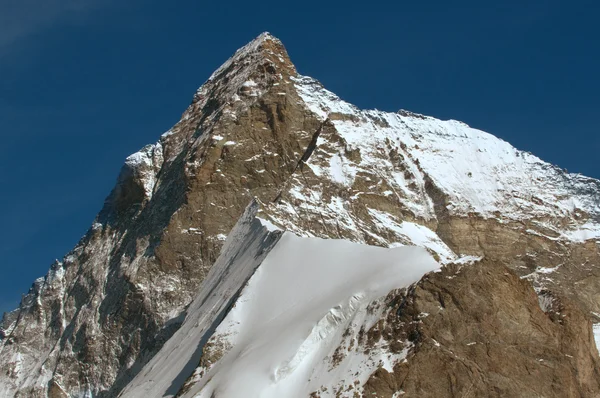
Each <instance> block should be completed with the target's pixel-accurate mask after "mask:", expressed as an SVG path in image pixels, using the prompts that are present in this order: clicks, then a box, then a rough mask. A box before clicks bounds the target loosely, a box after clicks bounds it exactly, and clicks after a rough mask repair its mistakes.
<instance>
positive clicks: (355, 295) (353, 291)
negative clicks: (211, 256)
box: [121, 217, 440, 398]
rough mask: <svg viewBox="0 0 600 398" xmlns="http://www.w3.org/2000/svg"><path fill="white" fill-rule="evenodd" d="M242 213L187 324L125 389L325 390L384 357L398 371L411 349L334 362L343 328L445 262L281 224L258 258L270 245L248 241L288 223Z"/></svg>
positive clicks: (215, 393)
mask: <svg viewBox="0 0 600 398" xmlns="http://www.w3.org/2000/svg"><path fill="white" fill-rule="evenodd" d="M245 222H246V226H245V227H243V228H241V227H236V228H237V229H236V230H234V233H232V234H231V235H230V237H229V238H228V242H227V243H226V249H225V250H224V251H223V254H222V256H221V258H219V260H217V263H216V264H215V267H213V270H214V271H215V272H214V273H213V275H212V276H211V277H209V278H208V279H207V283H206V284H205V285H204V286H203V288H202V289H201V291H200V292H201V293H200V295H199V297H198V299H196V301H195V302H194V303H193V304H192V305H191V306H190V309H189V310H188V314H189V315H188V318H187V319H186V320H185V322H184V324H183V326H182V327H181V329H180V330H179V331H178V332H177V333H176V335H175V336H173V338H171V339H170V340H169V341H168V342H167V344H165V346H164V347H163V349H162V350H161V351H160V352H159V353H158V354H157V355H156V356H155V357H154V358H153V359H152V361H151V362H150V363H149V364H148V365H147V366H146V367H145V369H146V372H142V373H141V374H140V375H138V377H137V378H136V379H135V380H134V381H133V382H132V383H131V384H130V385H129V387H128V389H127V390H126V391H124V392H123V394H122V395H121V396H123V397H144V398H149V397H163V396H174V395H175V394H176V393H177V392H178V391H179V389H180V388H181V387H184V382H185V381H186V379H187V383H185V387H184V389H183V390H184V391H185V394H183V395H181V396H182V397H206V398H211V397H227V398H237V397H240V398H241V397H249V396H251V397H263V398H271V397H273V398H274V397H305V396H308V395H309V394H310V393H311V392H314V391H318V390H319V391H321V396H323V397H325V396H328V392H329V393H331V394H334V389H339V388H340V387H343V388H344V389H346V388H349V387H352V386H353V385H354V382H355V381H356V380H358V381H360V385H362V384H364V382H366V380H367V379H368V377H369V376H370V375H371V374H372V373H373V372H374V371H375V370H376V369H377V368H378V367H379V366H382V365H383V366H385V367H386V369H388V370H389V371H392V369H393V366H394V365H395V364H396V363H398V362H399V361H401V360H403V359H404V356H405V355H406V350H405V351H404V352H403V353H401V354H396V355H394V354H390V353H389V352H386V351H385V350H384V349H381V350H380V351H379V353H380V355H379V356H378V355H366V354H365V353H364V352H363V350H362V349H358V348H357V349H356V350H355V351H352V352H351V353H350V354H349V355H347V356H346V357H345V358H344V359H343V360H341V361H340V362H339V363H333V361H332V358H333V355H334V352H335V350H336V349H337V348H338V347H339V346H340V344H342V342H343V340H344V334H346V335H347V334H348V333H349V331H350V333H351V334H355V333H358V330H359V329H360V328H361V327H364V328H365V330H368V329H369V328H371V327H372V326H373V325H374V324H375V323H376V322H377V320H378V319H379V318H380V316H381V314H380V313H379V312H381V311H379V312H377V311H375V312H373V311H368V310H367V307H368V306H369V304H371V303H373V302H374V301H376V300H378V299H381V298H383V297H384V296H386V295H387V294H388V293H389V292H390V291H392V290H394V289H397V288H403V287H407V286H409V285H411V284H412V283H415V282H417V281H418V280H419V279H420V278H421V277H422V276H423V275H424V274H426V273H427V272H430V271H434V270H436V269H438V268H439V267H440V265H439V264H438V263H437V262H436V261H435V260H434V259H433V258H432V257H431V255H430V254H429V253H428V252H427V250H426V249H424V248H420V247H411V246H404V247H397V248H381V247H374V246H367V245H363V244H358V243H353V242H349V241H345V240H332V239H320V238H306V237H299V236H296V235H294V234H292V233H289V232H284V233H283V235H282V236H281V238H280V239H279V240H278V241H277V243H276V244H275V246H274V247H273V248H272V249H270V251H268V252H267V254H266V257H265V258H264V260H263V261H262V262H261V263H260V265H258V266H257V265H256V256H259V255H260V254H265V253H263V249H264V248H265V247H266V246H264V245H262V246H261V245H260V244H258V245H254V244H253V245H252V246H251V247H250V248H249V247H248V244H247V243H248V242H263V241H264V240H265V239H266V237H267V236H269V234H273V233H280V234H281V231H277V230H274V229H272V228H266V227H264V226H263V225H262V223H261V220H259V219H256V218H255V219H254V220H253V221H250V220H249V219H248V218H247V217H246V221H245ZM257 224H259V225H260V228H259V227H258V226H257ZM249 226H251V227H249ZM235 231H237V232H235ZM241 232H245V233H246V235H243V234H242V233H241ZM232 248H235V249H237V250H240V251H239V252H235V251H232V250H231V249H232ZM225 266H226V267H227V268H228V271H227V275H225V274H224V273H223V267H225ZM255 267H257V268H255ZM254 269H256V271H255V272H254V274H253V275H252V276H251V277H250V278H249V279H248V275H249V273H250V272H252V271H253V270H254ZM211 272H212V271H211ZM244 281H247V283H246V284H245V287H243V289H242V290H241V293H240V294H239V297H238V296H237V295H236V293H235V292H236V291H237V289H238V288H239V287H240V286H244ZM231 296H233V300H231V301H230V302H229V305H231V304H232V303H233V302H235V304H233V307H232V308H231V310H230V311H229V312H228V313H227V314H226V316H225V317H224V318H222V315H223V313H224V311H225V312H227V303H226V301H227V300H226V299H227V298H228V297H231ZM215 297H216V298H218V299H217V300H218V301H219V304H218V305H214V303H213V302H214V300H215V299H214V298H215ZM221 319H222V320H221ZM217 325H218V326H217ZM209 338H210V339H209ZM375 352H378V351H377V350H375ZM201 357H202V361H203V362H202V364H203V365H204V366H199V365H200V364H201ZM206 358H212V359H213V360H214V362H213V363H210V364H207V362H206V361H207V359H206ZM192 374H193V375H192ZM188 376H192V378H190V379H188ZM358 388H360V387H358ZM323 391H324V392H323Z"/></svg>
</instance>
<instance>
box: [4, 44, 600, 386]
mask: <svg viewBox="0 0 600 398" xmlns="http://www.w3.org/2000/svg"><path fill="white" fill-rule="evenodd" d="M599 243H600V181H598V180H595V179H592V178H587V177H584V176H581V175H577V174H570V173H568V172H566V171H565V170H562V169H560V168H558V167H556V166H553V165H551V164H548V163H546V162H544V161H542V160H540V159H539V158H537V157H536V156H534V155H532V154H530V153H527V152H522V151H520V150H517V149H515V148H514V147H512V146H511V145H510V144H508V143H507V142H504V141H502V140H500V139H498V138H496V137H494V136H492V135H490V134H487V133H485V132H483V131H479V130H476V129H473V128H470V127H469V126H467V125H466V124H464V123H461V122H458V121H455V120H448V121H441V120H437V119H435V118H432V117H428V116H424V115H420V114H415V113H412V112H409V111H404V110H400V111H398V112H397V113H386V112H380V111H377V110H360V109H358V108H357V107H355V106H353V105H351V104H349V103H347V102H345V101H343V100H341V99H340V98H338V97H337V96H336V95H335V94H333V93H331V92H330V91H328V90H326V89H325V88H324V87H323V86H322V85H321V84H320V83H319V82H318V81H317V80H315V79H312V78H310V77H306V76H302V75H300V74H299V73H298V72H297V71H296V68H295V67H294V65H293V64H292V62H291V61H290V58H289V57H288V54H287V52H286V50H285V48H284V46H283V45H282V43H281V42H280V41H279V40H278V39H276V38H275V37H273V36H271V35H270V34H268V33H264V34H262V35H260V36H259V37H258V38H256V39H255V40H254V41H252V42H251V43H249V44H248V45H246V46H244V47H243V48H241V49H240V50H238V51H237V52H236V53H235V54H234V55H233V57H232V58H230V59H229V60H228V61H227V62H225V63H224V64H223V65H222V66H221V67H220V68H219V69H218V70H217V71H215V72H214V73H213V75H212V76H210V78H209V79H208V80H207V81H206V83H204V85H202V87H201V88H200V89H199V90H198V91H197V92H196V93H195V95H194V97H193V100H192V102H191V104H190V106H189V107H188V109H187V110H186V111H185V112H184V113H183V116H182V118H181V120H180V121H179V122H178V123H177V124H176V125H175V126H174V127H173V128H171V129H170V130H169V131H168V132H166V133H165V134H163V135H162V136H161V137H160V138H159V140H158V142H156V143H155V144H152V145H148V146H146V147H144V148H142V149H141V150H140V151H139V152H137V153H135V154H133V155H131V156H129V157H128V158H127V159H126V160H125V164H124V166H123V168H122V170H121V173H120V175H119V177H118V179H117V183H116V186H115V187H114V189H113V190H112V192H111V193H110V195H109V196H108V198H107V199H106V202H105V204H104V207H103V209H102V210H101V211H100V213H99V214H98V216H97V217H96V220H95V222H94V223H93V225H92V226H91V228H90V229H89V231H88V232H87V233H86V234H85V236H84V237H83V238H82V239H81V241H80V242H79V243H78V244H77V246H76V247H75V248H74V249H73V250H72V251H71V252H70V253H68V254H67V255H66V256H65V257H64V258H63V259H62V261H57V262H55V263H54V264H52V266H51V267H50V270H49V271H48V274H47V275H46V276H45V277H43V278H40V279H38V280H36V281H35V282H34V284H33V286H32V288H31V290H30V291H29V292H28V293H27V295H25V296H24V298H23V300H22V302H21V304H20V306H19V308H17V309H16V310H15V311H13V312H10V313H7V314H5V315H4V317H3V320H2V322H1V329H0V397H32V398H35V397H50V398H65V397H86V398H92V397H93V398H96V397H98V398H108V397H143V398H151V397H157V398H158V397H205V398H238V397H240V398H241V397H263V398H275V397H286V398H288V397H289V398H293V397H311V398H316V397H322V398H324V397H338V398H339V397H386V398H399V397H596V396H600V368H599V365H600V363H599V357H598V349H597V347H596V343H595V339H594V331H595V330H597V331H598V333H597V335H598V337H599V338H600V250H599ZM596 325H597V326H596Z"/></svg>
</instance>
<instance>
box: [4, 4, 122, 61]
mask: <svg viewBox="0 0 600 398" xmlns="http://www.w3.org/2000/svg"><path fill="white" fill-rule="evenodd" d="M110 1H111V0H0V52H4V51H6V50H7V49H10V47H11V46H14V45H16V44H18V43H19V42H20V41H21V40H24V39H26V38H27V37H29V36H31V35H33V34H36V33H39V32H41V31H43V30H45V29H48V28H50V27H52V26H55V25H59V24H65V23H77V22H79V21H80V20H81V19H84V18H86V17H88V16H89V15H90V14H91V13H93V12H94V11H95V10H97V9H98V8H100V7H103V6H104V5H106V4H107V3H109V2H110Z"/></svg>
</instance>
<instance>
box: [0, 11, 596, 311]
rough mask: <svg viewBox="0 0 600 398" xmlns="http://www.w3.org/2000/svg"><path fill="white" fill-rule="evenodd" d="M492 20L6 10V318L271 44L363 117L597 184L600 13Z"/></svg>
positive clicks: (0, 212) (380, 14)
mask: <svg viewBox="0 0 600 398" xmlns="http://www.w3.org/2000/svg"><path fill="white" fill-rule="evenodd" d="M123 3H127V4H126V5H124V4H123ZM486 4H488V5H486ZM489 4H492V3H491V2H480V1H462V2H461V1H455V2H448V1H435V0H430V1H427V2H421V1H414V0H413V1H411V2H402V1H400V2H392V1H376V0H373V1H368V2H359V3H358V2H357V3H354V2H352V1H344V2H332V1H329V2H326V1H318V2H315V1H311V0H306V1H302V2H286V1H282V0H279V1H277V2H275V1H270V0H260V1H251V0H250V1H228V2H223V1H215V2H203V1H197V0H194V1H191V0H190V1H188V0H180V1H151V0H148V1H142V0H131V1H127V2H124V1H118V0H44V1H43V2H41V1H39V0H19V1H13V0H0V138H1V143H0V186H1V193H2V194H1V195H0V219H1V220H2V228H1V229H0V270H1V272H0V312H1V311H4V310H8V309H10V307H13V306H16V304H17V302H18V300H19V299H20V295H21V293H24V292H26V291H27V289H28V288H29V286H30V285H31V283H32V281H33V280H34V279H35V278H37V277H39V276H42V275H44V274H45V273H46V271H47V269H48V267H49V265H50V263H51V262H52V261H53V260H54V259H55V258H62V256H63V255H64V254H65V253H66V252H67V251H68V250H69V249H70V248H72V247H73V246H74V245H75V244H76V243H77V241H78V240H79V238H80V237H81V236H82V235H83V234H84V233H85V231H86V230H87V228H88V227H89V225H90V224H91V222H92V220H93V219H94V217H95V214H96V213H97V212H98V211H99V210H100V208H101V206H102V203H103V200H104V198H105V197H106V196H107V195H108V193H109V191H110V190H111V188H112V186H113V184H114V182H115V179H116V177H117V174H118V172H119V169H120V167H121V164H122V162H123V160H124V158H125V157H126V156H127V155H128V154H130V153H132V152H135V151H136V150H137V149H138V148H140V147H142V146H144V145H145V144H148V143H151V142H154V141H156V140H157V139H158V137H159V136H160V134H161V133H163V132H164V131H166V130H167V129H168V128H169V127H170V126H171V125H173V124H174V123H175V122H176V121H177V120H178V118H179V116H180V115H181V113H182V112H183V110H184V109H185V107H186V106H187V105H188V103H189V102H190V100H191V97H192V94H193V92H194V91H195V90H196V88H197V87H198V86H199V85H200V84H202V82H203V81H204V80H205V79H206V78H207V77H208V76H209V75H210V73H211V72H212V71H213V70H214V69H216V68H217V67H218V66H219V65H220V64H221V63H222V62H224V61H225V60H226V59H227V58H228V57H229V56H230V55H231V54H232V53H233V52H234V51H235V50H236V49H237V48H238V47H240V46H242V45H244V44H245V43H246V42H247V41H250V40H251V39H253V38H254V37H255V36H257V35H258V34H260V33H261V32H262V31H270V32H271V33H273V34H274V35H275V36H277V37H279V38H280V39H281V40H282V41H283V42H284V44H285V45H286V47H287V49H288V52H289V53H290V55H291V58H292V60H293V61H294V63H295V64H296V66H297V68H298V70H299V71H300V73H302V74H305V75H309V76H313V77H315V78H317V79H319V80H320V81H321V82H323V83H324V84H325V86H326V87H327V88H329V89H330V90H332V91H334V92H336V93H337V94H338V95H340V96H341V97H342V98H344V99H346V100H348V101H350V102H352V103H355V104H356V105H358V106H360V107H366V108H378V109H382V110H388V111H396V110H398V109H400V108H403V109H408V110H412V111H415V112H420V113H424V114H428V115H432V116H436V117H439V118H442V119H449V118H452V119H458V120H462V121H464V122H466V123H468V124H470V125H471V126H474V127H477V128H481V129H483V130H486V131H489V132H491V133H493V134H495V135H497V136H499V137H502V138H504V139H506V140H507V141H509V142H511V143H512V144H513V145H515V146H517V147H518V148H520V149H524V150H528V151H531V152H533V153H534V154H536V155H538V156H540V157H542V158H543V159H545V160H547V161H550V162H553V163H556V164H558V165H560V166H561V167H564V168H567V169H568V170H569V171H574V172H580V173H583V174H587V175H590V176H594V177H600V169H599V168H598V162H597V159H598V150H599V149H600V148H599V147H600V137H599V135H598V109H600V96H599V94H598V93H599V92H600V79H599V73H600V51H599V50H600V45H599V42H600V33H599V26H600V25H599V24H598V18H599V16H600V15H599V14H600V6H599V5H597V2H596V1H579V0H574V1H555V0H548V1H504V2H495V4H494V5H493V6H490V5H489Z"/></svg>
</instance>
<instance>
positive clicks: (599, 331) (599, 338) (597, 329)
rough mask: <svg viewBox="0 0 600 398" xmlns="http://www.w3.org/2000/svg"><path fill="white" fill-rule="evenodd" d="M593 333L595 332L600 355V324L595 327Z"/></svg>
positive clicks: (595, 340)
mask: <svg viewBox="0 0 600 398" xmlns="http://www.w3.org/2000/svg"><path fill="white" fill-rule="evenodd" d="M592 330H593V332H594V342H595V343H596V349H597V350H598V353H600V323H595V324H594V325H593V329H592Z"/></svg>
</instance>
